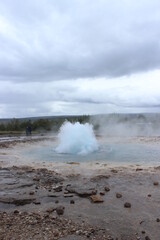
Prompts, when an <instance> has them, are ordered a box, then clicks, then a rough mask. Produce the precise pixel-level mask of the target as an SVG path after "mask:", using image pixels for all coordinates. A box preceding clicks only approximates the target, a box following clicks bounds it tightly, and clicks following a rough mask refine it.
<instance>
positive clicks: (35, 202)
mask: <svg viewBox="0 0 160 240" xmlns="http://www.w3.org/2000/svg"><path fill="white" fill-rule="evenodd" d="M33 203H34V204H35V205H39V204H41V202H40V201H38V200H35V201H33Z"/></svg>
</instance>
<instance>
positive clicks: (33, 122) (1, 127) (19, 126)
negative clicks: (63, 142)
mask: <svg viewBox="0 0 160 240" xmlns="http://www.w3.org/2000/svg"><path fill="white" fill-rule="evenodd" d="M64 121H69V122H80V123H86V122H89V116H86V115H84V116H63V117H61V116H60V117H49V118H47V117H46V118H31V119H16V118H14V119H11V120H1V122H0V135H1V134H8V133H9V134H20V133H23V132H24V133H25V129H26V127H27V126H31V129H32V131H33V132H37V133H40V132H49V131H58V130H59V128H60V126H61V125H62V124H63V122H64Z"/></svg>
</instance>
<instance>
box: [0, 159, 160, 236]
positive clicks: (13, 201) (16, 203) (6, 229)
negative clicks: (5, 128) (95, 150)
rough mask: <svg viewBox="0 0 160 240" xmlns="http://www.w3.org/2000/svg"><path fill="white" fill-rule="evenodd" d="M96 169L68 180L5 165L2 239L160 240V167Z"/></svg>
mask: <svg viewBox="0 0 160 240" xmlns="http://www.w3.org/2000/svg"><path fill="white" fill-rule="evenodd" d="M0 157H1V160H3V155H1V156H0ZM70 164H71V166H74V164H75V163H74V162H72V163H70ZM96 165H97V166H99V170H98V169H97V171H94V173H93V174H90V175H88V176H87V175H86V174H85V175H84V174H83V173H82V174H79V173H76V172H74V174H73V173H71V172H69V173H68V172H66V173H65V174H63V175H62V174H60V173H57V172H56V171H55V170H54V169H52V170H49V169H47V168H37V167H30V166H24V165H23V166H12V167H5V164H3V161H1V165H0V239H1V240H2V239H3V240H5V239H16V240H17V239H61V240H73V239H74V240H76V239H77V240H81V239H84V240H85V239H97V240H103V239H104V240H105V239H108V240H109V239H110V240H111V239H112V240H137V239H139V240H140V239H141V240H149V239H151V240H159V239H160V210H159V205H160V167H152V168H145V167H143V166H130V167H124V166H122V167H111V166H108V165H104V164H103V166H101V165H102V164H101V163H97V164H96Z"/></svg>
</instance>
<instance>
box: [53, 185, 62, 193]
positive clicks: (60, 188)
mask: <svg viewBox="0 0 160 240" xmlns="http://www.w3.org/2000/svg"><path fill="white" fill-rule="evenodd" d="M62 188H63V186H57V187H55V188H53V190H54V191H55V192H62Z"/></svg>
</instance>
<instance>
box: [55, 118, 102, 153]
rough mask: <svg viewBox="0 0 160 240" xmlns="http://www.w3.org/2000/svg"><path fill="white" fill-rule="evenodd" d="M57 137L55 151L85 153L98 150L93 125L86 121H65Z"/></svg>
mask: <svg viewBox="0 0 160 240" xmlns="http://www.w3.org/2000/svg"><path fill="white" fill-rule="evenodd" d="M58 138H59V145H58V147H57V148H56V152H57V153H69V154H80V155H86V154H88V153H91V152H94V151H97V150H98V144H97V140H96V138H95V135H94V131H93V126H92V125H90V124H88V123H86V124H80V123H79V122H76V123H70V122H65V123H64V124H63V125H62V126H61V128H60V132H59V134H58Z"/></svg>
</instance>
